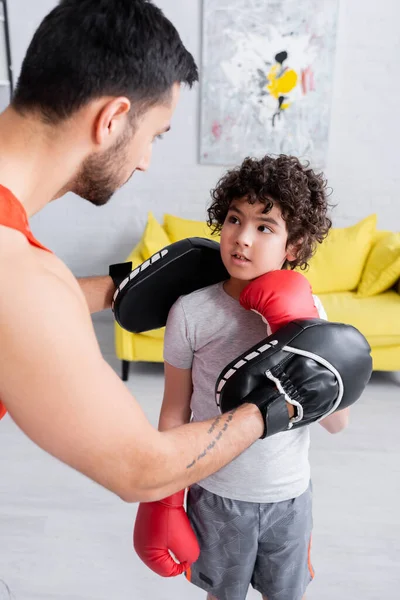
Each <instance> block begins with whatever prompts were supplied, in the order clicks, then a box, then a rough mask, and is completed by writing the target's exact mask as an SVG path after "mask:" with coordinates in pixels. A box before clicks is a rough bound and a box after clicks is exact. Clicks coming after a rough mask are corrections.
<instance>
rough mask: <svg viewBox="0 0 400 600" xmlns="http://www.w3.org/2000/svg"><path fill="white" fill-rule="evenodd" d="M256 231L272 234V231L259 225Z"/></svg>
mask: <svg viewBox="0 0 400 600" xmlns="http://www.w3.org/2000/svg"><path fill="white" fill-rule="evenodd" d="M258 231H261V232H262V233H272V229H270V228H269V227H267V226H266V225H260V226H259V228H258Z"/></svg>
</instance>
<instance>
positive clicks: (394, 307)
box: [319, 290, 400, 346]
mask: <svg viewBox="0 0 400 600" xmlns="http://www.w3.org/2000/svg"><path fill="white" fill-rule="evenodd" d="M319 298H320V300H321V302H322V304H323V306H324V308H325V310H326V312H327V314H328V319H329V320H330V321H336V322H339V323H349V324H350V325H353V326H354V327H356V328H357V329H359V330H360V331H361V333H362V334H363V335H365V337H366V338H367V339H368V341H369V343H370V344H371V345H379V346H391V345H393V346H394V345H400V319H399V314H400V295H399V294H397V293H396V292H395V291H394V290H389V291H387V292H383V293H382V294H379V295H378V296H369V297H368V298H360V297H359V296H357V294H356V293H355V292H341V293H334V294H320V295H319ZM378 342H379V343H378Z"/></svg>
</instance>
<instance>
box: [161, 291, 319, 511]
mask: <svg viewBox="0 0 400 600" xmlns="http://www.w3.org/2000/svg"><path fill="white" fill-rule="evenodd" d="M314 299H315V303H316V306H317V308H318V310H319V313H320V316H321V318H326V315H325V313H324V311H323V308H322V306H321V303H320V302H319V300H318V299H317V298H315V297H314ZM266 336H267V330H266V325H265V323H263V321H262V320H261V318H260V316H259V315H257V314H255V313H254V312H251V311H248V310H245V309H244V308H242V306H240V304H239V302H238V301H237V300H235V299H234V298H232V297H231V296H229V295H228V294H227V293H226V292H225V291H224V288H223V284H222V283H217V284H216V285H212V286H209V287H207V288H203V289H201V290H198V291H196V292H193V293H192V294H189V295H187V296H181V297H180V298H179V299H178V300H177V301H176V302H175V304H174V306H173V307H172V308H171V311H170V313H169V316H168V322H167V326H166V332H165V338H164V360H165V361H166V362H168V363H169V364H170V365H172V366H173V367H177V368H179V369H189V368H191V369H192V381H193V393H192V397H191V410H192V418H193V420H194V421H204V420H207V419H212V418H213V417H216V416H217V415H218V414H219V410H218V408H217V405H216V402H215V382H216V381H217V378H218V375H219V374H220V372H221V371H222V369H223V368H224V367H225V366H226V365H227V364H228V363H229V362H231V361H232V360H234V359H235V358H237V356H239V355H240V354H242V353H243V352H245V351H246V350H247V349H248V348H250V347H251V346H253V345H254V344H257V343H259V342H260V341H261V340H263V339H264V338H265V337H266ZM309 444H310V434H309V428H308V427H302V428H300V429H296V430H295V431H287V432H283V433H279V434H277V435H274V436H272V437H271V438H267V439H265V440H258V441H256V442H255V443H254V444H253V445H252V446H251V447H250V448H248V449H247V450H245V451H244V452H243V453H242V454H241V455H240V456H238V457H237V458H235V459H234V460H233V461H232V462H231V463H229V464H228V465H226V466H225V467H223V468H222V469H220V470H219V471H218V472H217V473H215V474H214V475H211V476H210V477H207V478H206V479H203V480H202V481H200V482H199V484H200V485H201V486H202V487H204V488H205V489H207V490H209V491H210V492H213V493H214V494H218V495H219V496H223V497H225V498H232V499H235V500H244V501H248V502H282V501H284V500H289V499H291V498H296V497H298V496H300V495H301V494H302V493H303V492H305V490H306V489H307V487H308V485H309V480H310V464H309V460H308V449H309Z"/></svg>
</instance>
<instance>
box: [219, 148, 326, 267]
mask: <svg viewBox="0 0 400 600" xmlns="http://www.w3.org/2000/svg"><path fill="white" fill-rule="evenodd" d="M211 195H212V198H213V200H212V203H211V205H210V207H209V209H208V217H209V219H208V224H209V226H210V227H212V228H213V231H215V232H219V231H221V229H222V225H223V224H224V221H225V218H226V215H227V213H228V210H229V207H230V205H231V203H232V201H233V200H238V199H242V198H246V199H247V200H248V202H249V203H250V204H254V203H255V202H262V203H263V204H265V209H264V211H263V212H264V213H267V212H269V211H270V210H271V209H272V206H273V202H277V203H278V205H279V208H280V209H281V213H282V217H283V219H284V220H285V221H286V227H287V231H288V239H287V245H292V244H293V245H294V246H296V247H297V250H298V252H297V257H296V259H295V260H293V261H290V262H288V261H286V263H285V265H284V267H288V268H291V269H294V268H296V267H300V268H301V269H303V270H304V269H306V268H307V266H308V262H307V261H308V260H309V259H310V258H311V257H312V255H313V254H314V252H315V250H316V246H317V243H321V242H322V241H323V240H324V239H325V237H326V236H327V234H328V232H329V229H330V227H331V226H332V222H331V220H330V219H329V218H328V216H327V210H328V208H329V206H330V205H329V204H328V199H327V182H326V179H325V177H324V175H323V174H322V173H319V174H317V173H315V172H314V171H313V169H310V167H309V165H308V164H306V165H302V164H301V162H300V161H299V159H298V158H296V157H295V156H286V155H283V154H281V155H280V156H278V157H276V158H273V157H272V156H264V157H263V158H262V159H260V160H256V159H254V158H246V159H245V160H244V162H243V163H242V165H241V166H240V167H237V168H235V169H232V170H230V171H228V172H227V173H226V174H225V175H224V176H223V177H222V178H221V179H220V181H219V182H218V183H217V186H216V188H215V189H214V190H212V191H211Z"/></svg>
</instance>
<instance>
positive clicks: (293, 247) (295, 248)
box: [286, 239, 303, 262]
mask: <svg viewBox="0 0 400 600" xmlns="http://www.w3.org/2000/svg"><path fill="white" fill-rule="evenodd" d="M302 242H303V239H301V240H297V242H296V243H295V244H289V245H288V246H287V247H286V260H288V261H289V262H292V261H293V260H296V258H297V255H298V253H299V250H300V247H301V244H302Z"/></svg>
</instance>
